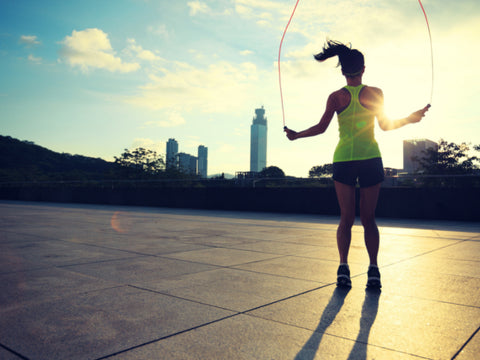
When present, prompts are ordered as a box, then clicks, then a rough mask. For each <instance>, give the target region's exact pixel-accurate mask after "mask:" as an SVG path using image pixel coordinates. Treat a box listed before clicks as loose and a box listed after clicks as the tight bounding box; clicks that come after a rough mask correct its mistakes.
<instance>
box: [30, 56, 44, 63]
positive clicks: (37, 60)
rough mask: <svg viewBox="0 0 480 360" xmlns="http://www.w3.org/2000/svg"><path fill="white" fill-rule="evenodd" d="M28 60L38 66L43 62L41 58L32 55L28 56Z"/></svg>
mask: <svg viewBox="0 0 480 360" xmlns="http://www.w3.org/2000/svg"><path fill="white" fill-rule="evenodd" d="M28 60H29V61H31V62H34V63H37V64H39V63H41V62H42V58H41V57H35V56H33V55H32V54H30V55H28Z"/></svg>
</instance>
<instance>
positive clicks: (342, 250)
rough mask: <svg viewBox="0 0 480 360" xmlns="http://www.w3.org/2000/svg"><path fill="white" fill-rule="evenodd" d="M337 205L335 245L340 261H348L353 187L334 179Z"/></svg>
mask: <svg viewBox="0 0 480 360" xmlns="http://www.w3.org/2000/svg"><path fill="white" fill-rule="evenodd" d="M335 190H336V192H337V199H338V205H339V206H340V224H339V225H338V229H337V246H338V253H339V255H340V263H341V264H347V263H348V250H349V249H350V242H351V240H352V226H353V223H354V222H355V187H354V186H350V185H345V184H342V183H340V182H338V181H335Z"/></svg>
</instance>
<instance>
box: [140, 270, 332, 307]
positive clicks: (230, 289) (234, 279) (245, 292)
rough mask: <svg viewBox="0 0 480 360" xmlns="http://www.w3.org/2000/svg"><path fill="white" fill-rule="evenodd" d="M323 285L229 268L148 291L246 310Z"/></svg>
mask: <svg viewBox="0 0 480 360" xmlns="http://www.w3.org/2000/svg"><path fill="white" fill-rule="evenodd" d="M322 285H324V284H322V283H319V282H313V281H304V280H298V279H293V278H286V277H281V276H273V275H269V274H260V273H255V272H250V271H243V270H237V269H230V268H221V269H217V270H211V271H204V272H201V273H196V274H187V275H182V276H177V277H171V278H163V279H160V278H159V279H158V280H156V281H150V282H149V283H148V285H145V287H148V288H149V289H152V290H156V291H159V292H162V293H165V294H170V295H174V296H178V297H181V298H184V299H189V300H192V301H198V302H200V303H203V304H209V305H213V306H218V307H221V308H224V309H230V310H234V311H245V310H249V309H252V308H255V307H258V306H262V305H265V304H269V303H271V302H274V301H277V300H278V299H283V298H286V297H289V296H293V295H295V294H298V293H302V292H304V291H308V290H311V289H315V288H317V287H319V286H322Z"/></svg>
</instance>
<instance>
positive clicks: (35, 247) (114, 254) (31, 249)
mask: <svg viewBox="0 0 480 360" xmlns="http://www.w3.org/2000/svg"><path fill="white" fill-rule="evenodd" d="M2 249H3V251H5V253H7V252H8V253H9V256H12V257H16V258H19V259H24V260H26V261H30V262H34V263H41V264H48V265H55V266H64V265H72V264H80V263H88V262H96V261H104V260H112V259H125V258H129V257H133V256H136V255H135V254H132V253H129V252H125V251H119V250H114V249H106V248H101V247H98V246H91V245H84V244H77V243H71V242H67V241H59V240H49V239H43V238H42V239H40V238H39V239H32V240H30V241H26V240H24V241H21V242H8V243H4V244H3V245H2Z"/></svg>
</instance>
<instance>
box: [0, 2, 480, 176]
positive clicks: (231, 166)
mask: <svg viewBox="0 0 480 360" xmlns="http://www.w3.org/2000/svg"><path fill="white" fill-rule="evenodd" d="M294 4H295V1H294V0H288V1H284V0H266V1H264V0H203V1H201V0H191V1H188V0H187V1H180V0H176V1H163V0H161V1H154V0H101V1H98V0H95V1H90V0H83V1H51V0H45V1H27V0H24V1H22V0H18V1H13V0H3V1H1V2H0V79H1V81H0V126H1V131H0V133H1V134H2V135H9V136H12V137H15V138H19V139H21V140H29V141H34V142H35V143H37V144H39V145H42V146H45V147H47V148H50V149H52V150H55V151H58V152H67V153H71V154H81V155H86V156H93V157H101V158H104V159H106V160H113V158H114V156H119V155H120V154H121V153H122V152H123V150H124V149H125V148H130V149H133V148H135V147H139V146H143V147H147V148H151V149H153V150H156V151H158V152H159V153H164V152H165V143H166V141H167V140H168V139H169V138H171V137H173V138H176V140H177V141H178V142H179V147H180V151H183V152H187V153H190V154H196V151H197V147H198V145H200V144H203V145H205V146H207V147H208V148H209V170H208V171H209V174H213V173H219V172H226V173H235V171H246V170H249V139H250V136H249V132H250V124H251V121H252V117H253V116H254V111H255V108H257V107H260V106H262V105H263V106H264V107H265V110H266V116H267V119H268V127H269V129H268V155H267V163H268V165H275V166H278V167H280V168H282V169H283V170H284V171H285V173H287V174H288V175H295V176H304V177H306V176H308V170H309V169H310V168H311V167H312V166H314V165H322V164H325V163H329V162H331V159H332V154H333V150H334V147H335V144H336V142H337V136H338V135H337V131H338V128H337V127H336V122H335V121H334V122H332V125H331V126H330V128H329V129H328V130H327V132H326V133H325V134H324V135H321V136H319V137H315V138H310V139H304V140H299V141H295V142H289V141H288V140H286V138H285V136H284V133H283V132H282V126H283V125H282V114H281V104H280V96H279V88H278V72H277V56H278V46H279V42H280V38H281V35H282V33H283V30H284V28H285V25H286V22H287V21H288V18H289V16H290V14H291V11H292V9H293V6H294ZM423 5H424V7H425V10H426V11H427V14H428V16H429V21H430V26H431V30H432V37H433V46H434V65H435V68H434V78H435V86H434V94H433V102H432V108H431V111H429V113H428V115H427V117H426V118H425V120H424V121H423V122H422V123H420V124H416V125H413V126H408V127H405V128H402V129H400V130H397V131H394V132H388V133H386V132H382V131H381V130H380V129H378V127H377V129H376V134H377V139H378V142H379V143H380V147H381V150H382V154H383V157H384V164H385V166H389V167H398V168H401V167H402V140H403V139H412V138H429V139H432V140H439V139H440V138H444V139H446V140H449V141H455V142H462V141H466V142H471V143H474V144H479V143H480V125H479V115H480V112H479V111H478V105H477V103H478V100H477V97H478V95H479V94H480V72H479V71H478V56H479V55H480V50H479V49H478V43H479V40H478V39H479V38H480V27H479V26H478V24H479V23H480V3H479V2H478V1H477V0H458V1H455V2H450V1H448V2H447V1H434V0H424V1H423ZM327 38H330V39H336V40H340V41H343V42H351V43H352V46H353V47H354V48H357V49H359V50H361V51H362V52H363V53H364V54H365V57H366V66H367V68H366V73H365V76H364V83H366V84H368V85H373V86H378V87H380V88H382V89H383V91H384V94H385V101H386V111H387V114H389V115H390V116H392V117H400V116H406V115H408V114H409V113H410V112H412V111H414V110H416V109H418V108H420V107H423V106H424V105H425V104H426V103H427V102H429V100H430V89H431V65H430V44H429V40H428V33H427V29H426V25H425V20H424V18H423V13H422V12H421V9H420V6H419V4H418V1H416V0H388V1H387V0H383V1H380V0H350V1H343V0H328V1H320V0H315V1H313V0H300V3H299V5H298V8H297V12H296V14H295V16H294V18H293V21H292V23H291V25H290V28H289V30H288V32H287V34H286V37H285V40H284V43H283V49H282V67H281V68H282V79H283V91H284V100H285V111H286V122H287V125H288V126H289V127H290V128H292V129H297V130H302V129H304V128H306V127H309V126H311V125H313V124H315V123H316V122H318V120H319V118H320V116H321V115H322V112H323V110H324V106H325V102H326V98H327V96H328V94H329V93H331V92H332V91H334V90H336V89H338V88H340V87H342V86H343V85H344V79H343V78H342V76H341V75H340V71H339V69H338V68H336V60H335V59H331V60H329V61H326V62H324V63H321V64H320V63H317V62H315V61H314V60H313V59H312V54H313V53H316V52H318V51H319V50H320V49H321V47H322V45H323V43H324V42H325V40H326V39H327Z"/></svg>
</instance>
